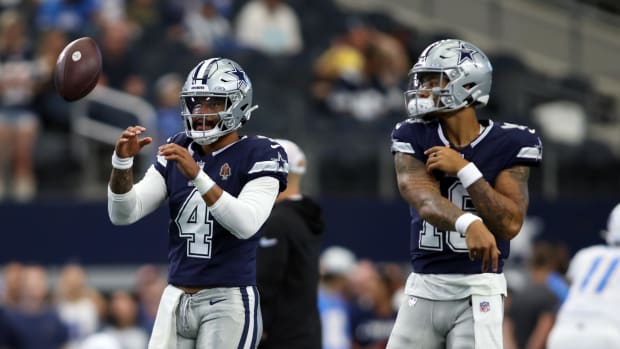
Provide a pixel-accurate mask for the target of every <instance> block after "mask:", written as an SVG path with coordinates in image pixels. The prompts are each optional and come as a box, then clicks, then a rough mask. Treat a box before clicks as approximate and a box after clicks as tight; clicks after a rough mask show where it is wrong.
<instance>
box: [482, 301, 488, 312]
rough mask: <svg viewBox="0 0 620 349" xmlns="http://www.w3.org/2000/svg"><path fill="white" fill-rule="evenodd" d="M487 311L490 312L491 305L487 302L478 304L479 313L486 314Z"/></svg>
mask: <svg viewBox="0 0 620 349" xmlns="http://www.w3.org/2000/svg"><path fill="white" fill-rule="evenodd" d="M489 310H491V304H490V303H489V302H487V301H484V302H480V311H481V312H483V313H486V312H488V311H489Z"/></svg>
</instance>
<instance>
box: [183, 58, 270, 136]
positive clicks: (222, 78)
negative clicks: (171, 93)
mask: <svg viewBox="0 0 620 349" xmlns="http://www.w3.org/2000/svg"><path fill="white" fill-rule="evenodd" d="M198 97H211V98H224V99H225V101H226V102H225V103H226V105H225V108H224V111H221V112H219V113H217V114H193V107H194V106H195V105H196V103H197V98H198ZM180 98H181V115H182V117H183V121H184V125H185V134H187V136H188V137H190V138H192V139H193V140H194V141H195V142H196V143H198V144H202V145H205V144H211V143H213V142H215V141H217V140H218V139H219V138H220V137H222V136H224V135H226V134H228V133H230V132H232V131H234V130H236V129H238V128H240V127H241V126H243V124H245V122H246V121H248V120H249V119H250V116H251V114H252V111H254V110H255V109H256V108H258V106H252V83H251V82H250V78H249V77H248V76H247V75H246V73H245V71H244V70H243V69H242V68H241V66H240V65H239V64H237V63H236V62H234V61H232V60H230V59H227V58H211V59H207V60H204V61H202V62H200V63H198V65H196V67H195V68H194V69H192V71H190V72H189V74H188V75H187V79H186V80H185V84H184V85H183V88H182V89H181V96H180ZM211 115H217V116H219V118H220V120H219V122H218V123H217V124H216V125H215V127H213V128H212V129H210V130H196V129H195V127H194V125H195V124H196V122H198V123H200V122H201V121H200V119H199V120H196V119H197V118H202V122H204V123H206V118H207V117H208V116H211Z"/></svg>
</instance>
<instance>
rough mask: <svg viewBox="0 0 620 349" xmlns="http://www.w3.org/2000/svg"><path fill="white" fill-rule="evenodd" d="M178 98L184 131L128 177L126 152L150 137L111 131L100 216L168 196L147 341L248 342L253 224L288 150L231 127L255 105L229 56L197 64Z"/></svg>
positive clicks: (251, 343) (152, 204)
mask: <svg viewBox="0 0 620 349" xmlns="http://www.w3.org/2000/svg"><path fill="white" fill-rule="evenodd" d="M180 97H181V106H182V109H181V116H182V118H180V120H182V121H183V123H184V126H185V132H184V133H179V134H177V135H175V136H174V137H172V138H170V139H169V140H168V142H167V143H166V144H163V145H161V146H160V147H159V148H158V151H157V160H156V161H155V164H154V165H153V166H151V167H150V168H149V169H148V170H147V171H146V174H145V175H144V178H143V179H142V180H140V181H139V182H138V183H136V185H133V173H132V170H131V167H132V162H133V156H135V155H136V154H138V152H139V151H140V149H142V147H144V146H146V145H148V144H149V143H151V142H152V138H151V137H142V136H143V134H144V132H146V129H145V128H144V127H142V126H130V127H128V128H127V129H125V130H124V131H123V132H122V134H121V136H120V137H119V139H118V140H117V142H116V146H115V149H114V155H113V156H112V167H113V169H112V174H111V176H110V182H109V188H108V211H109V216H110V219H111V221H112V223H114V224H117V225H124V224H131V223H133V222H135V221H137V220H139V219H140V218H142V217H144V216H145V215H147V214H149V213H151V212H153V211H154V210H155V209H156V208H157V207H158V206H159V205H161V204H163V203H164V201H166V200H167V202H168V207H169V213H170V223H169V227H168V239H169V244H168V246H169V250H168V283H169V285H168V286H167V287H166V289H165V290H164V293H163V295H162V298H161V301H160V304H159V308H158V311H157V317H156V319H155V325H154V326H153V333H152V335H151V338H150V341H149V349H170V348H174V349H255V348H256V347H257V345H258V342H259V339H260V336H261V334H262V319H261V312H260V299H259V295H258V289H257V287H256V253H257V251H256V250H257V246H258V238H259V237H258V236H257V232H258V230H259V229H260V227H261V226H262V225H263V223H265V220H266V219H267V217H268V216H269V214H270V213H271V208H272V207H273V204H274V202H275V199H276V196H277V195H278V193H279V192H281V191H283V190H284V189H285V188H286V181H287V174H288V163H287V155H286V152H285V151H284V149H283V148H282V146H281V145H280V144H278V143H276V142H273V141H272V140H270V139H268V138H265V137H260V136H251V137H250V136H240V135H239V134H238V132H237V129H239V128H240V127H241V126H242V125H243V124H245V122H246V121H248V120H249V119H250V115H251V113H252V111H253V110H254V109H256V108H257V107H256V106H252V84H251V82H250V79H249V78H248V76H247V75H246V73H245V72H244V71H243V69H242V68H241V66H239V65H238V64H237V63H236V62H234V61H232V60H230V59H226V58H211V59H207V60H204V61H202V62H200V63H198V65H196V67H195V68H194V69H193V70H192V71H190V73H189V74H188V76H187V80H186V82H185V84H184V85H183V88H182V90H181V96H180Z"/></svg>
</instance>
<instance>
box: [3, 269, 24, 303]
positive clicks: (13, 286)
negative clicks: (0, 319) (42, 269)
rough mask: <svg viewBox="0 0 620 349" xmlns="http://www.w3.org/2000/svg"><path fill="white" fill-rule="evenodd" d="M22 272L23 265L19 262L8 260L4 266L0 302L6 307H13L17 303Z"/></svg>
mask: <svg viewBox="0 0 620 349" xmlns="http://www.w3.org/2000/svg"><path fill="white" fill-rule="evenodd" d="M23 272H24V265H23V264H22V263H20V262H10V263H7V265H6V266H5V267H4V271H3V274H4V280H3V283H2V297H1V298H0V304H2V305H4V306H5V307H7V308H14V307H17V306H18V305H19V299H20V292H21V287H22V277H23Z"/></svg>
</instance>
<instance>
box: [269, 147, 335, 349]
mask: <svg viewBox="0 0 620 349" xmlns="http://www.w3.org/2000/svg"><path fill="white" fill-rule="evenodd" d="M275 141H276V142H277V143H278V144H280V145H281V146H282V147H283V148H284V150H285V151H286V153H287V154H288V160H289V172H288V186H287V189H286V190H285V191H283V192H281V193H280V194H279V195H278V197H277V199H276V203H275V205H274V207H273V210H272V212H271V215H270V216H269V218H268V219H267V221H266V222H265V225H264V226H263V227H262V229H261V232H262V237H261V239H260V242H259V249H258V255H257V283H258V289H259V292H260V295H261V302H260V303H261V310H262V314H263V337H262V339H261V342H260V343H259V346H258V347H259V348H260V349H275V348H286V349H289V348H296V349H305V348H308V349H310V348H311V349H320V348H321V320H320V317H319V312H318V307H317V289H318V282H319V254H320V248H321V243H322V235H323V228H324V224H323V217H322V211H321V208H320V207H319V206H318V204H317V203H316V202H314V201H313V200H312V199H310V198H308V197H306V196H304V195H302V194H301V191H300V180H301V177H302V175H303V174H304V173H305V170H306V158H305V155H304V153H303V152H302V150H301V149H300V148H299V147H298V146H297V145H296V144H295V143H293V142H291V141H288V140H282V139H276V140H275Z"/></svg>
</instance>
